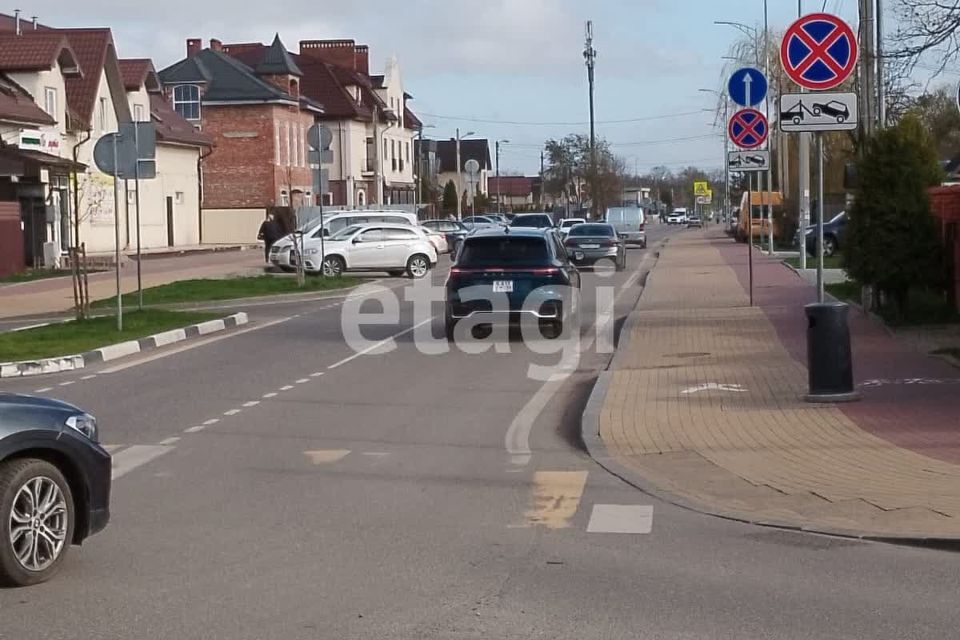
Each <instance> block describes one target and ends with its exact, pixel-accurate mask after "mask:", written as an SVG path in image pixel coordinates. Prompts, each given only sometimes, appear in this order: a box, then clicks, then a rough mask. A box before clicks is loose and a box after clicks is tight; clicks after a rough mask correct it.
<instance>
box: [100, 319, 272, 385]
mask: <svg viewBox="0 0 960 640" xmlns="http://www.w3.org/2000/svg"><path fill="white" fill-rule="evenodd" d="M289 320H291V318H280V319H279V320H271V321H270V322H264V323H263V324H257V325H256V326H252V327H248V328H246V329H240V330H238V331H228V332H227V333H225V334H223V335H216V336H211V337H209V338H204V339H202V340H196V341H194V342H191V341H189V340H188V341H187V343H186V344H184V345H183V346H182V347H174V348H172V349H168V350H165V351H161V352H159V353H155V354H153V355H150V356H146V357H143V358H137V359H136V360H133V361H132V362H126V363H124V364H121V365H118V366H116V367H110V368H109V369H104V370H103V371H101V372H100V373H117V372H119V371H123V370H125V369H130V368H131V367H138V366H140V365H142V364H147V363H148V362H153V361H155V360H160V359H162V358H167V357H169V356H172V355H176V354H178V353H183V352H184V351H189V350H191V349H196V348H197V347H203V346H206V345H208V344H212V343H214V342H219V341H220V340H227V339H229V338H235V337H237V336H240V335H243V334H245V333H250V332H251V331H260V330H261V329H266V328H267V327H273V326H275V325H278V324H280V323H283V322H288V321H289Z"/></svg>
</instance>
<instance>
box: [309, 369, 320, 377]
mask: <svg viewBox="0 0 960 640" xmlns="http://www.w3.org/2000/svg"><path fill="white" fill-rule="evenodd" d="M322 375H323V371H317V372H316V373H311V374H310V377H311V378H319V377H320V376H322Z"/></svg>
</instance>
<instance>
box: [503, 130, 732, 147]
mask: <svg viewBox="0 0 960 640" xmlns="http://www.w3.org/2000/svg"><path fill="white" fill-rule="evenodd" d="M717 137H720V134H717V133H710V134H706V135H704V134H701V135H696V136H686V137H682V138H663V139H662V140H640V141H637V142H611V143H610V146H611V147H646V146H652V145H657V144H670V143H673V142H691V141H693V140H711V139H714V138H717ZM510 146H511V147H519V148H526V149H542V148H543V147H544V145H542V144H519V143H513V144H511V145H510Z"/></svg>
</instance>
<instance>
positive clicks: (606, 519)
mask: <svg viewBox="0 0 960 640" xmlns="http://www.w3.org/2000/svg"><path fill="white" fill-rule="evenodd" d="M651 531H653V507H652V506H650V505H626V504H595V505H593V512H592V513H591V514H590V522H589V524H587V533H634V534H643V533H650V532H651Z"/></svg>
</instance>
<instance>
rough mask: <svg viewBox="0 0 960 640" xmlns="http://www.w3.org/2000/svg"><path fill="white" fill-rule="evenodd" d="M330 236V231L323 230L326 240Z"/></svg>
mask: <svg viewBox="0 0 960 640" xmlns="http://www.w3.org/2000/svg"><path fill="white" fill-rule="evenodd" d="M329 235H330V229H327V228H324V229H323V237H324V238H326V237H328V236H329Z"/></svg>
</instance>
